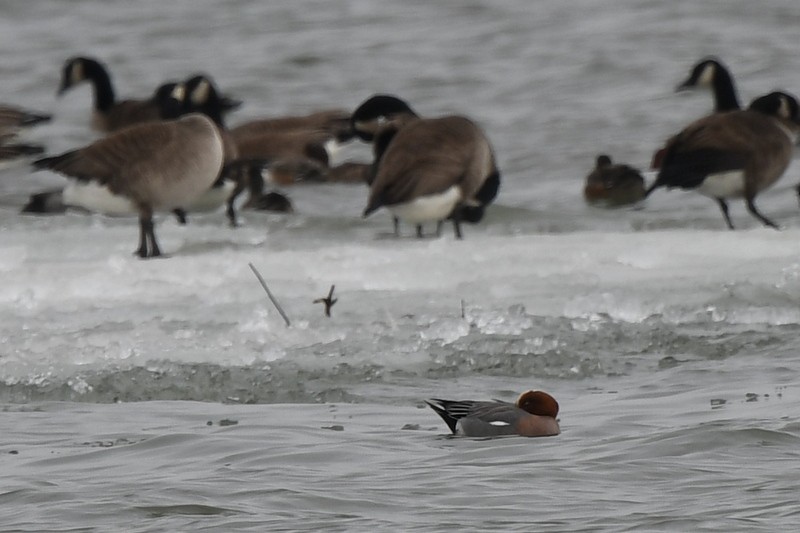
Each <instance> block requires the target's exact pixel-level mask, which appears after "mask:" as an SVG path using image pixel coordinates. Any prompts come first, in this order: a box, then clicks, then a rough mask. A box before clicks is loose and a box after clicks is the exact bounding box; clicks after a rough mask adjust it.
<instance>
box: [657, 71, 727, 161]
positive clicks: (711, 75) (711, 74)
mask: <svg viewBox="0 0 800 533" xmlns="http://www.w3.org/2000/svg"><path fill="white" fill-rule="evenodd" d="M697 88H710V89H711V91H712V94H713V96H714V113H724V112H725V111H736V110H738V109H741V105H740V104H739V97H738V96H737V94H736V86H735V84H734V82H733V76H732V75H731V73H730V72H729V71H728V69H727V68H726V67H725V65H723V64H722V62H721V61H720V60H719V59H717V58H715V57H707V58H705V59H702V60H701V61H699V62H698V63H697V64H695V66H694V67H692V71H691V73H690V74H689V77H688V78H686V80H684V81H683V82H681V83H680V84H678V86H677V87H676V88H675V91H677V92H681V91H688V90H692V89H697ZM664 152H665V147H661V148H660V149H658V150H656V152H655V154H653V159H652V161H651V164H650V168H651V169H653V170H657V169H659V168H661V163H662V161H663V159H664Z"/></svg>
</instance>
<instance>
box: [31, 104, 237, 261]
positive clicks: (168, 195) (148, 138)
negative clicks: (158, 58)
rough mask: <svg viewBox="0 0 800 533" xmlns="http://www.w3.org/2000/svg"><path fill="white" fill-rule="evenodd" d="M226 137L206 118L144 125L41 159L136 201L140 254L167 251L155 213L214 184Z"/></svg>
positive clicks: (40, 165)
mask: <svg viewBox="0 0 800 533" xmlns="http://www.w3.org/2000/svg"><path fill="white" fill-rule="evenodd" d="M222 160H223V149H222V139H221V138H220V135H219V130H218V129H217V127H216V125H215V124H214V123H213V122H212V121H211V120H210V119H209V118H208V117H206V116H204V115H200V114H190V115H186V116H183V117H181V118H179V119H177V120H174V121H162V122H151V123H146V124H138V125H134V126H131V127H129V128H125V129H123V130H121V131H119V132H116V133H113V134H111V135H109V136H108V137H106V138H104V139H100V140H98V141H95V142H94V143H92V144H90V145H88V146H86V147H84V148H80V149H77V150H72V151H69V152H66V153H63V154H61V155H57V156H54V157H47V158H44V159H39V160H38V161H36V162H35V163H34V167H35V168H37V169H49V170H52V171H54V172H58V173H60V174H64V175H66V176H69V177H72V178H75V179H77V180H78V181H96V182H98V183H100V184H103V185H107V186H108V189H109V190H110V191H111V192H113V193H115V194H118V195H121V196H125V197H127V198H128V199H130V200H131V201H132V202H133V203H134V204H135V205H136V207H137V209H138V211H139V247H138V248H137V250H136V254H137V255H138V256H139V257H142V258H146V257H156V256H159V255H161V250H160V248H159V246H158V242H157V241H156V236H155V232H154V227H153V213H154V212H155V211H162V210H172V209H175V208H177V207H180V206H184V205H186V204H187V203H188V202H190V201H191V200H192V199H194V198H196V197H198V196H199V195H200V194H202V193H203V192H204V191H205V190H207V189H208V188H209V187H211V185H212V183H214V181H215V180H216V179H217V177H218V176H219V172H220V169H221V168H222Z"/></svg>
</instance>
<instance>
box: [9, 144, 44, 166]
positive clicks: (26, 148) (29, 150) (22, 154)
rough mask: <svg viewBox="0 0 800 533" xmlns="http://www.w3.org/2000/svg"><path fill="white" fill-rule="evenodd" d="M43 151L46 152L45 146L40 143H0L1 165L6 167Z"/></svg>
mask: <svg viewBox="0 0 800 533" xmlns="http://www.w3.org/2000/svg"><path fill="white" fill-rule="evenodd" d="M42 153H44V146H42V145H40V144H20V143H13V144H2V143H0V166H3V167H4V166H6V165H10V164H12V163H14V162H16V161H19V160H24V159H27V158H29V157H31V156H34V155H39V154H42Z"/></svg>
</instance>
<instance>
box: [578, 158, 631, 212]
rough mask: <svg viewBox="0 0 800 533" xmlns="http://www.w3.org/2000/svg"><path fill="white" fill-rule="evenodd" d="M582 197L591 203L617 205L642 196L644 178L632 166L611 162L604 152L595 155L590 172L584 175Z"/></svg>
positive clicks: (606, 205) (627, 203)
mask: <svg viewBox="0 0 800 533" xmlns="http://www.w3.org/2000/svg"><path fill="white" fill-rule="evenodd" d="M583 197H584V198H585V199H586V202H587V203H589V204H591V205H596V206H605V207H619V206H623V205H630V204H635V203H636V202H638V201H640V200H641V199H642V198H644V178H643V177H642V175H641V173H639V171H638V170H636V169H635V168H633V167H630V166H628V165H622V164H616V165H615V164H613V163H612V162H611V158H610V157H609V156H607V155H605V154H601V155H599V156H597V162H596V164H595V168H594V169H593V170H592V172H590V173H589V175H588V176H586V185H585V187H584V189H583Z"/></svg>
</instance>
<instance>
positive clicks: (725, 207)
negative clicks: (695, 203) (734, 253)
mask: <svg viewBox="0 0 800 533" xmlns="http://www.w3.org/2000/svg"><path fill="white" fill-rule="evenodd" d="M717 203H718V204H719V208H720V209H721V210H722V216H724V217H725V222H726V223H727V224H728V229H735V228H734V227H733V222H731V216H730V215H729V214H728V202H726V201H725V200H723V199H722V198H717Z"/></svg>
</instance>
